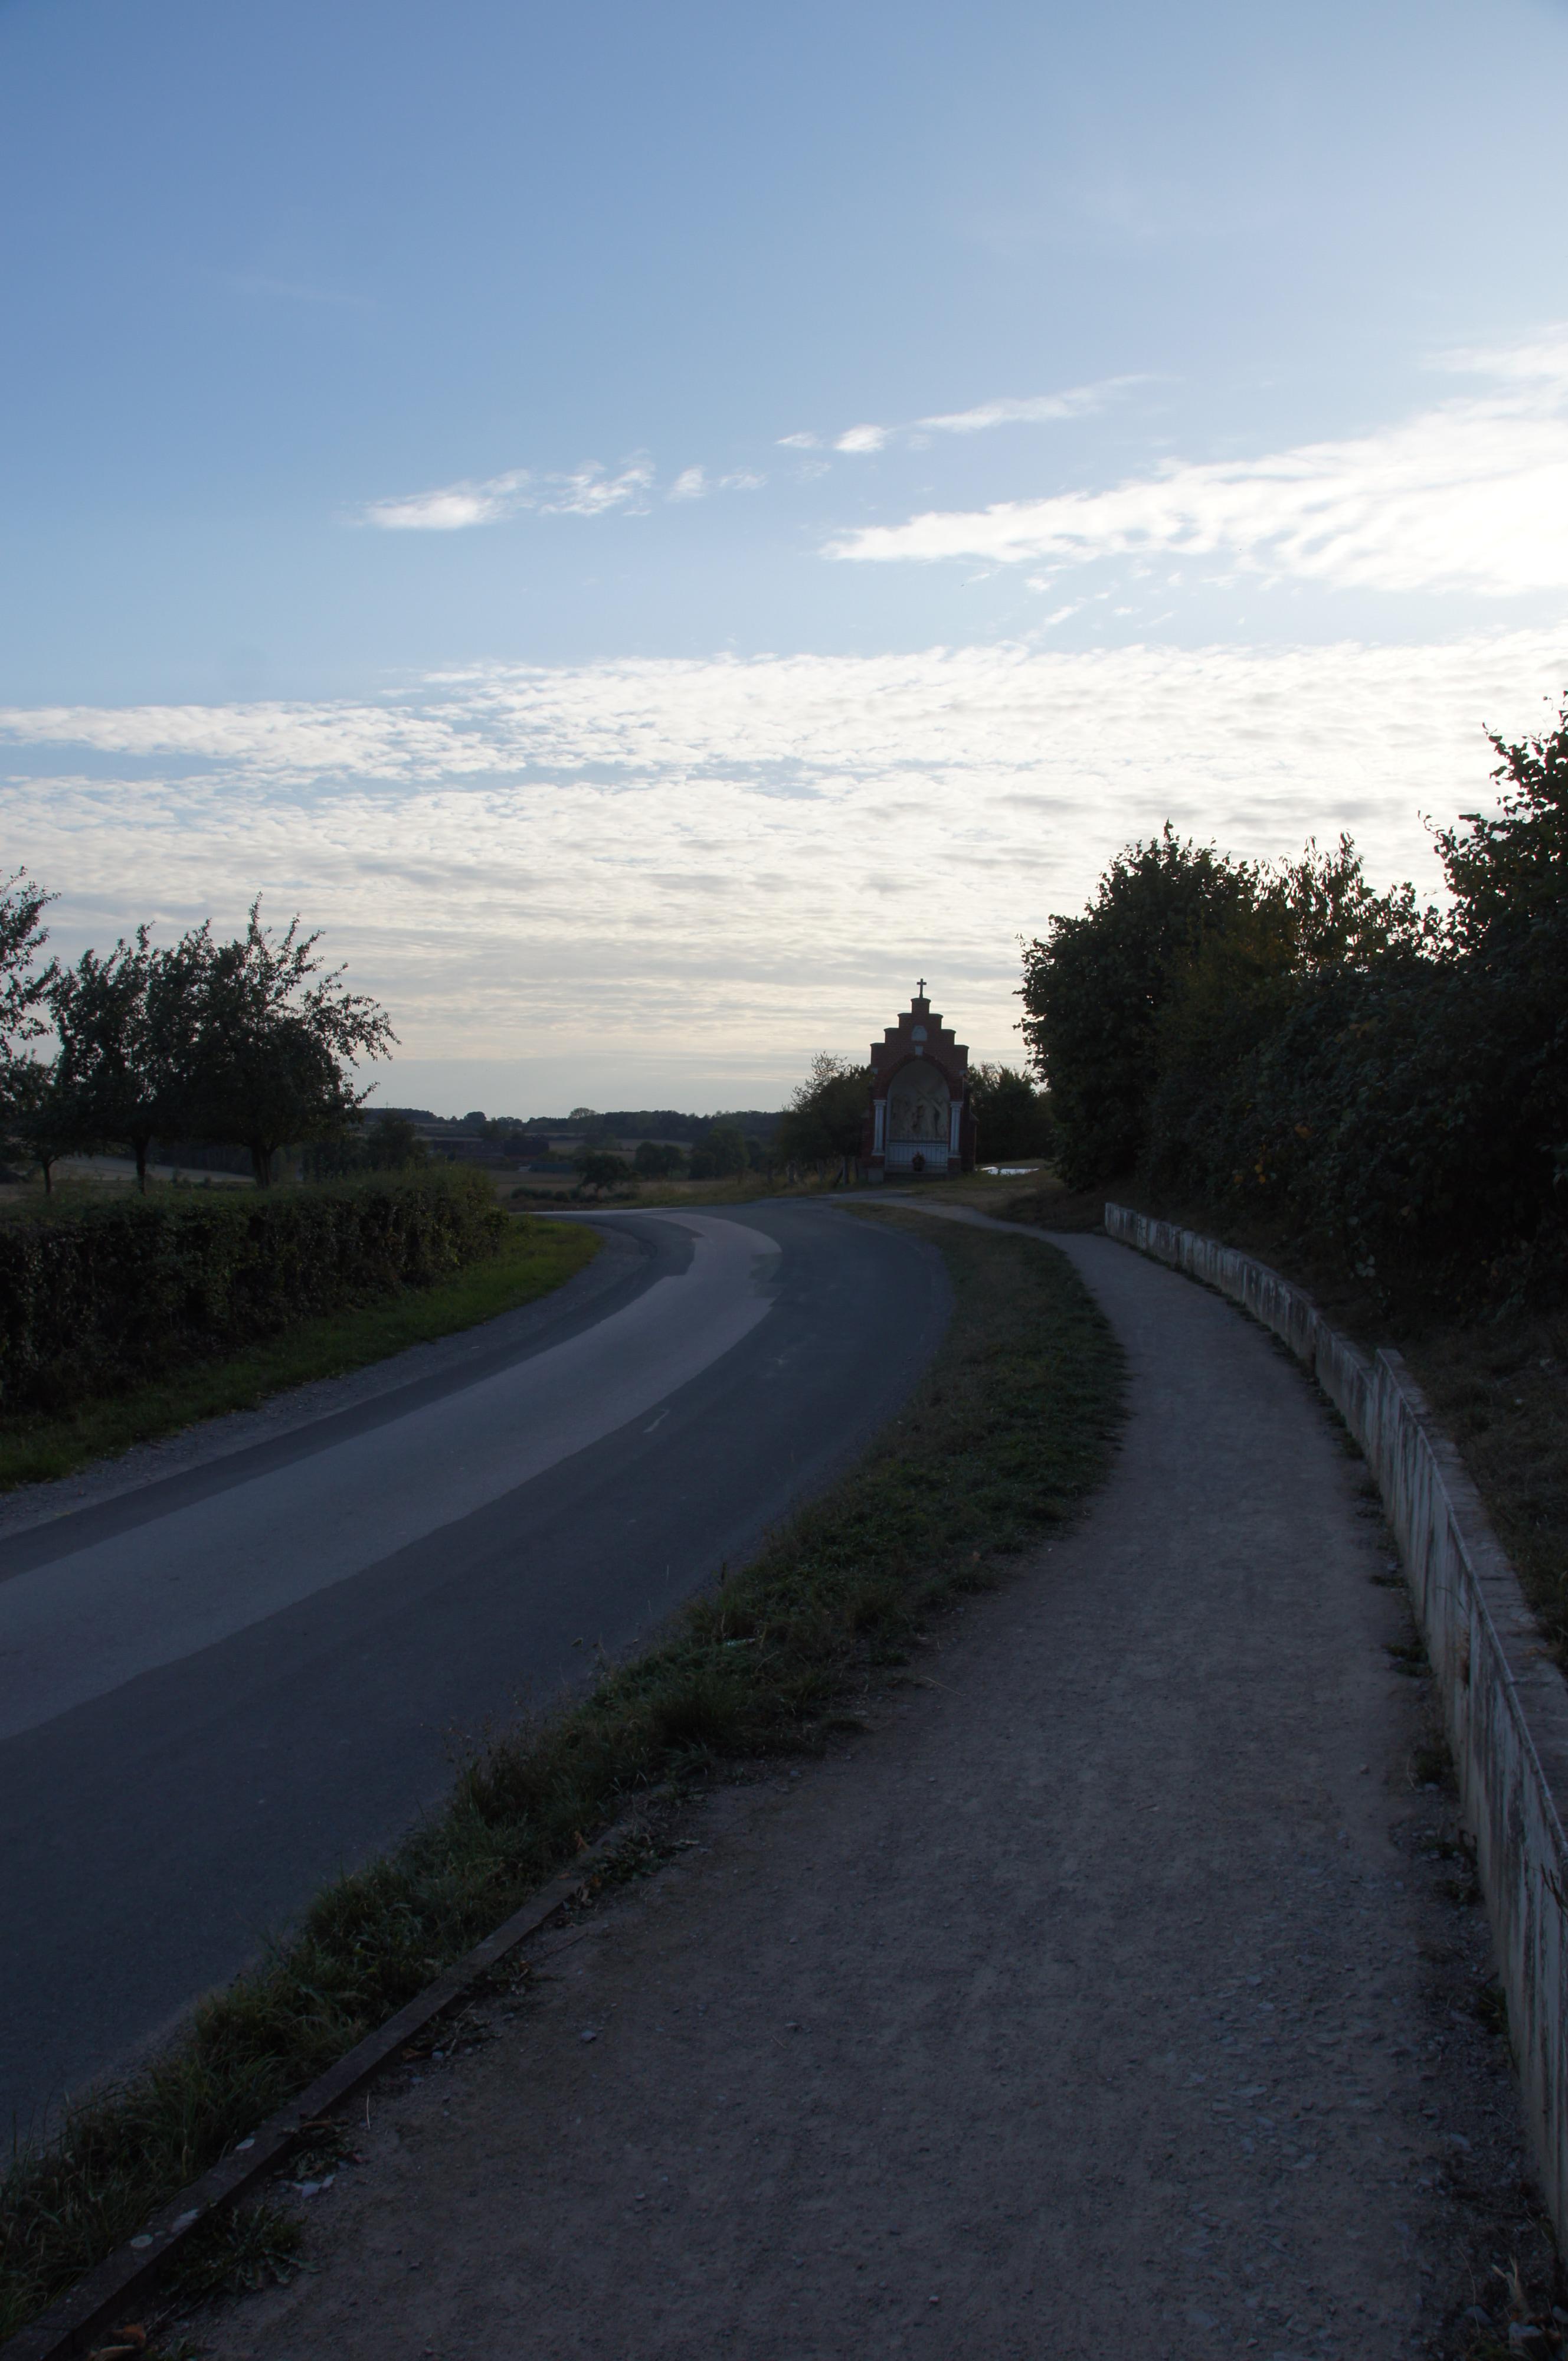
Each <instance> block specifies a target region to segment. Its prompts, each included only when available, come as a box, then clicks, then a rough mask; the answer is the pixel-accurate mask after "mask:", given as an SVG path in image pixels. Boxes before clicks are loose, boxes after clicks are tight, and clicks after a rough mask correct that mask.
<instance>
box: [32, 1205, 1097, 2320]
mask: <svg viewBox="0 0 1568 2361" xmlns="http://www.w3.org/2000/svg"><path fill="white" fill-rule="evenodd" d="M872 1218H876V1219H888V1220H895V1221H896V1220H910V1219H914V1218H917V1217H913V1216H910V1215H905V1214H898V1213H892V1212H891V1211H890V1212H889V1213H878V1214H875V1215H873V1216H872ZM929 1228H930V1230H931V1231H932V1232H934V1233H937V1234H938V1235H935V1236H934V1237H933V1240H932V1242H933V1244H934V1245H936V1246H937V1247H938V1251H939V1252H940V1253H941V1254H942V1255H943V1256H944V1257H945V1258H946V1260H947V1263H948V1269H949V1272H950V1274H951V1277H952V1281H953V1290H954V1312H953V1318H952V1322H951V1324H950V1326H949V1328H948V1334H947V1336H946V1338H945V1339H944V1342H943V1344H942V1345H941V1347H940V1348H939V1350H938V1355H937V1357H936V1360H935V1362H934V1363H933V1366H932V1367H931V1369H930V1371H929V1372H928V1373H927V1378H925V1380H924V1381H923V1383H922V1384H921V1386H920V1387H919V1388H918V1389H916V1393H915V1394H914V1396H913V1397H912V1398H911V1400H910V1401H909V1402H908V1403H907V1405H906V1406H905V1410H904V1411H903V1413H902V1415H901V1416H900V1417H899V1418H897V1419H896V1420H894V1422H892V1424H891V1425H890V1426H889V1427H888V1428H886V1429H885V1430H884V1432H883V1435H882V1436H881V1437H880V1438H879V1440H878V1442H877V1444H875V1445H874V1446H873V1448H872V1451H871V1452H870V1453H869V1454H868V1455H867V1457H866V1458H865V1459H864V1460H863V1461H861V1464H860V1465H859V1466H858V1467H857V1468H856V1469H855V1470H854V1471H853V1472H852V1473H851V1474H850V1476H848V1477H845V1478H844V1479H843V1480H842V1481H841V1482H840V1483H839V1484H838V1485H836V1486H835V1487H834V1488H832V1490H831V1491H829V1492H828V1493H827V1494H826V1495H824V1497H823V1498H822V1499H820V1500H818V1501H817V1502H815V1503H814V1504H813V1505H812V1506H811V1507H809V1508H808V1509H806V1510H803V1511H802V1512H801V1513H800V1514H799V1515H798V1516H796V1517H795V1518H794V1519H793V1520H792V1521H790V1522H789V1523H788V1524H787V1525H786V1526H784V1527H783V1528H781V1530H780V1531H779V1532H777V1534H776V1535H775V1536H774V1537H773V1540H772V1541H771V1542H770V1543H769V1544H768V1545H767V1546H766V1547H765V1548H764V1550H763V1551H762V1554H761V1555H760V1556H759V1557H758V1558H757V1559H756V1560H755V1561H754V1563H753V1564H752V1565H750V1566H748V1567H746V1568H745V1569H744V1571H742V1572H740V1573H739V1574H737V1575H734V1576H730V1577H729V1578H728V1579H725V1580H721V1581H720V1582H719V1583H718V1586H717V1587H714V1588H713V1589H711V1590H709V1591H707V1592H706V1593H704V1594H703V1595H702V1596H701V1597H699V1598H696V1599H694V1600H693V1601H692V1602H691V1603H690V1604H689V1605H688V1606H687V1607H686V1608H685V1609H683V1610H682V1612H681V1613H680V1614H679V1615H678V1616H677V1617H676V1618H675V1619H674V1622H673V1624H672V1625H671V1626H670V1627H669V1629H668V1631H667V1634H666V1636H665V1637H664V1639H663V1641H662V1642H661V1643H660V1644H659V1645H657V1646H656V1647H654V1648H653V1649H652V1650H651V1651H650V1652H649V1653H647V1654H645V1655H643V1656H641V1657H640V1658H638V1659H636V1660H635V1661H633V1662H631V1663H629V1664H623V1665H620V1666H616V1667H613V1668H611V1669H609V1671H607V1672H606V1674H605V1675H604V1676H603V1677H602V1679H601V1680H600V1682H599V1684H598V1687H597V1688H596V1689H595V1690H594V1691H593V1693H592V1695H591V1696H589V1697H587V1698H585V1699H584V1700H582V1701H581V1702H580V1703H577V1704H574V1705H571V1706H568V1707H566V1708H564V1709H562V1710H561V1711H560V1712H558V1713H556V1714H554V1715H552V1716H550V1717H548V1718H546V1719H541V1720H539V1721H536V1722H534V1723H532V1724H529V1725H526V1726H524V1727H521V1728H520V1729H517V1730H512V1731H510V1732H509V1733H507V1734H506V1735H505V1736H503V1737H501V1738H499V1740H497V1741H494V1742H492V1743H491V1744H490V1745H488V1747H487V1748H486V1749H485V1750H484V1751H483V1752H480V1753H478V1754H477V1755H476V1756H475V1758H474V1759H473V1760H472V1761H471V1762H470V1763H468V1764H467V1765H466V1768H465V1769H464V1770H463V1772H462V1773H461V1774H460V1776H459V1778H458V1780H457V1783H456V1785H455V1789H454V1792H453V1794H452V1795H451V1797H450V1799H449V1801H448V1802H447V1804H446V1805H445V1806H444V1808H443V1809H442V1810H441V1811H440V1812H439V1813H438V1814H436V1815H434V1816H433V1817H431V1818H429V1819H428V1820H426V1821H425V1822H423V1823H422V1825H421V1826H420V1827H418V1828H416V1829H415V1830H414V1831H413V1833H412V1834H411V1836H410V1837H409V1838H408V1839H406V1841H405V1842H404V1843H403V1844H402V1845H401V1846H400V1848H399V1849H398V1850H397V1851H396V1852H394V1853H392V1854H390V1855H389V1856H388V1857H386V1858H385V1859H383V1860H380V1861H375V1862H372V1863H371V1864H370V1865H369V1866H368V1867H367V1868H366V1869H365V1870H363V1871H361V1872H358V1873H357V1874H356V1875H355V1876H352V1877H348V1878H345V1879H343V1880H342V1881H341V1882H340V1883H337V1884H335V1885H333V1886H331V1887H329V1888H328V1889H327V1890H326V1891H325V1892H324V1893H323V1894H321V1895H320V1896H319V1898H318V1899H317V1900H316V1902H315V1903H314V1904H313V1905H312V1907H311V1908H310V1909H309V1910H308V1911H307V1912H306V1914H305V1916H304V1917H303V1920H302V1923H301V1925H300V1926H299V1927H298V1929H297V1930H296V1931H295V1932H294V1933H293V1934H292V1935H291V1937H290V1938H288V1940H287V1941H286V1942H284V1943H282V1944H281V1945H280V1947H279V1948H278V1949H277V1950H276V1952H275V1954H274V1955H273V1956H272V1957H271V1959H270V1960H268V1961H267V1962H265V1963H264V1964H263V1965H262V1966H260V1967H259V1968H258V1969H257V1970H255V1971H252V1972H251V1973H249V1974H247V1975H246V1976H243V1977H241V1978H240V1979H239V1980H237V1981H236V1982H235V1983H234V1984H232V1985H231V1986H229V1988H228V1989H227V1990H226V1991H225V1992H223V1993H219V1994H217V1995H215V1996H214V1997H213V1998H211V1999H209V2000H207V2001H205V2002H204V2003H203V2004H202V2005H201V2007H200V2008H199V2009H198V2011H197V2012H196V2014H195V2015H194V2017H193V2019H192V2023H191V2026H190V2027H189V2029H188V2030H187V2031H186V2032H185V2033H184V2034H183V2035H182V2036H181V2038H180V2039H179V2040H178V2041H177V2042H176V2043H175V2044H174V2046H173V2047H172V2048H170V2050H169V2051H168V2052H167V2053H165V2054H164V2055H163V2056H162V2057H160V2058H159V2059H156V2060H155V2061H154V2062H153V2063H152V2064H151V2065H150V2066H148V2068H146V2069H145V2070H143V2071H141V2072H140V2073H138V2074H137V2077H136V2078H135V2079H134V2080H133V2081H129V2082H127V2083H126V2084H125V2085H124V2086H123V2087H122V2088H120V2089H118V2090H116V2091H114V2092H107V2093H105V2094H103V2095H101V2096H98V2097H95V2098H93V2099H92V2100H90V2101H88V2102H86V2103H82V2104H80V2105H78V2106H76V2107H75V2108H73V2109H72V2110H71V2112H70V2113H69V2114H68V2115H67V2116H66V2118H65V2120H64V2121H63V2123H62V2125H61V2127H60V2132H59V2135H58V2136H57V2138H56V2140H55V2141H54V2143H53V2144H52V2145H51V2146H50V2147H48V2148H47V2149H44V2150H39V2151H33V2152H30V2153H25V2154H22V2155H19V2156H17V2157H16V2158H15V2159H14V2161H13V2163H12V2165H11V2168H10V2169H9V2172H8V2173H7V2174H6V2176H5V2180H4V2183H3V2184H0V2338H4V2337H5V2335H7V2334H14V2333H15V2331H16V2330H17V2329H18V2328H20V2327H21V2326H22V2325H23V2324H24V2323H25V2322H26V2321H27V2320H28V2319H30V2318H31V2317H33V2315H34V2314H35V2313H36V2312H38V2311H40V2310H41V2309H42V2308H43V2307H44V2306H45V2305H46V2304H48V2303H49V2302H50V2301H53V2300H54V2299H55V2298H56V2297H58V2296H59V2295H60V2294H61V2293H62V2292H63V2291H64V2290H66V2289H68V2288H69V2287H71V2285H72V2284H73V2283H74V2282H75V2280H77V2279H79V2278H81V2277H82V2274H83V2273H84V2272H86V2271H87V2270H88V2269H89V2268H91V2267H92V2266H93V2264H94V2263H95V2262H97V2261H99V2260H100V2259H101V2258H102V2257H104V2255H105V2254H107V2253H108V2252H109V2251H110V2250H111V2249H112V2248H113V2247H115V2246H117V2245H118V2244H119V2243H120V2241H121V2240H122V2239H124V2238H126V2237H128V2236H130V2235H133V2234H134V2233H135V2232H136V2231H137V2230H138V2229H139V2228H140V2226H141V2224H142V2223H143V2222H144V2221H145V2220H146V2218H147V2216H148V2213H151V2212H152V2210H153V2209H154V2208H155V2207H156V2206H157V2205H159V2203H161V2202H163V2201H164V2200H165V2199H167V2198H169V2197H170V2196H172V2195H174V2194H175V2193H176V2192H177V2191H179V2190H180V2189H181V2188H182V2187H184V2186H185V2184H186V2183H187V2182H189V2181H191V2180H193V2179H194V2178H195V2177H196V2176H197V2174H199V2173H200V2172H203V2171H204V2170H205V2169H206V2168H207V2167H208V2166H209V2165H211V2164H213V2163H214V2162H215V2161H216V2159H217V2158H219V2157H221V2156H222V2155H224V2154H225V2152H226V2150H227V2149H228V2148H229V2147H231V2146H232V2145H233V2143H234V2142H235V2141H236V2140H238V2139H241V2138H243V2137H244V2136H246V2134H247V2133H248V2132H250V2131H251V2130H253V2129H254V2128H255V2126H256V2125H257V2124H258V2122H259V2121H260V2120H261V2119H262V2117H264V2116H265V2115H267V2114H269V2113H270V2112H271V2111H272V2110H273V2109H274V2108H275V2107H279V2106H281V2105H282V2104H283V2103H285V2102H286V2101H287V2100H288V2099H289V2098H291V2096H292V2095H293V2094H294V2093H295V2092H298V2091H300V2090H301V2089H302V2088H303V2086H304V2085H305V2083H306V2082H308V2081H310V2080H311V2079H312V2078H313V2076H314V2075H316V2074H318V2073H319V2072H321V2071H322V2070H323V2068H325V2067H326V2066H327V2065H329V2064H330V2063H331V2062H332V2060H333V2059H336V2058H338V2057H341V2056H342V2055H343V2053H344V2052H345V2050H346V2049H348V2048H351V2047H352V2045H353V2044H354V2043H355V2042H356V2041H358V2040H360V2039H362V2038H363V2037H364V2036H365V2035H366V2034H367V2032H369V2031H371V2030H372V2029H373V2028H374V2027H375V2026H378V2025H380V2024H382V2023H384V2022H385V2020H386V2019H387V2017H388V2016H389V2015H391V2014H392V2013H393V2011H394V2010H396V2009H398V2008H400V2007H401V2006H402V2005H403V2004H404V2003H405V2002H407V2001H408V2000H410V1999H411V1998H412V1997H413V1995H414V1994H415V1993H417V1992H419V1991H420V1990H421V1989H422V1987H423V1985H425V1984H426V1983H427V1982H430V1980H431V1978H432V1977H433V1976H434V1975H436V1974H437V1973H439V1972H440V1971H441V1970H442V1969H444V1968H445V1967H447V1966H449V1965H450V1964H451V1962H452V1961H453V1960H455V1959H458V1958H460V1957H461V1955H462V1954H463V1953H464V1952H465V1951H466V1950H467V1949H470V1948H471V1947H472V1946H473V1945H474V1944H475V1943H476V1942H477V1941H478V1940H479V1939H480V1938H482V1937H483V1936H484V1935H486V1934H488V1932H489V1931H490V1929H491V1928H493V1927H496V1926H497V1925H498V1924H499V1922H500V1921H501V1920H502V1919H503V1918H504V1917H506V1916H508V1915H509V1913H510V1912H511V1911H513V1910H515V1909H517V1908H519V1907H521V1904H522V1902H523V1901H524V1900H525V1899H526V1897H527V1895H528V1894H530V1893H531V1892H532V1891H533V1889H534V1888H535V1887H536V1886H537V1885H538V1884H539V1883H541V1881H542V1880H543V1879H544V1878H545V1877H546V1876H548V1875H549V1874H550V1873H551V1872H553V1871H554V1869H555V1868H556V1867H557V1866H558V1865H559V1864H560V1863H561V1862H562V1861H566V1860H569V1859H570V1858H571V1857H572V1855H573V1854H574V1852H575V1851H576V1850H577V1849H578V1848H579V1847H580V1846H581V1844H582V1843H583V1841H584V1840H585V1839H592V1838H593V1837H594V1836H595V1835H597V1834H598V1832H599V1831H600V1830H602V1829H603V1828H605V1827H606V1826H608V1825H609V1823H610V1822H611V1821H612V1820H613V1819H614V1818H615V1817H616V1816H617V1815H618V1813H619V1812H620V1811H621V1810H622V1809H623V1808H624V1807H625V1806H626V1804H627V1802H628V1801H629V1800H630V1798H632V1797H634V1796H635V1795H637V1794H638V1793H639V1792H640V1791H642V1790H645V1789H646V1788H648V1787H649V1786H651V1785H652V1784H656V1783H659V1782H661V1781H663V1780H666V1779H668V1778H669V1777H671V1776H672V1775H674V1774H677V1773H682V1772H691V1771H693V1770H695V1769H697V1768H699V1767H701V1766H702V1765H704V1764H707V1763H712V1762H713V1761H715V1760H716V1759H718V1758H721V1757H726V1756H728V1757H729V1758H735V1757H740V1756H746V1755H755V1754H759V1753H776V1752H784V1751H788V1750H799V1749H802V1748H810V1747H814V1746H817V1745H819V1744H820V1743H821V1742H822V1740H823V1737H824V1735H825V1733H826V1732H827V1731H828V1730H829V1729H830V1728H831V1727H832V1726H833V1725H834V1724H835V1722H836V1721H837V1722H839V1724H841V1723H842V1721H843V1719H844V1718H845V1716H846V1712H847V1709H848V1708H851V1707H852V1704H853V1701H854V1698H855V1697H856V1695H857V1693H859V1692H861V1691H863V1689H864V1688H865V1686H866V1685H867V1683H868V1682H870V1681H872V1680H874V1679H875V1678H876V1677H877V1676H878V1668H879V1667H883V1666H886V1665H888V1664H890V1663H893V1662H895V1661H898V1660H900V1659H901V1658H902V1655H903V1653H904V1651H905V1648H906V1647H907V1645H908V1643H909V1642H911V1640H912V1639H913V1638H914V1636H915V1635H916V1633H917V1631H919V1629H920V1628H921V1625H922V1623H923V1621H924V1620H926V1619H927V1617H928V1616H929V1615H931V1614H932V1613H933V1612H934V1611H936V1610H937V1609H939V1607H940V1605H941V1603H942V1602H943V1600H944V1599H946V1598H950V1597H951V1596H953V1595H954V1594H955V1593H957V1592H959V1591H962V1590H965V1589H973V1588H975V1587H979V1586H981V1584H983V1583H985V1582H987V1581H989V1580H991V1579H992V1578H993V1568H994V1565H995V1562H996V1560H997V1559H998V1558H999V1557H1002V1556H1004V1555H1005V1554H1008V1553H1010V1552H1016V1551H1019V1550H1022V1549H1023V1548H1025V1546H1026V1545H1027V1544H1029V1543H1031V1542H1033V1541H1035V1540H1036V1538H1037V1537H1038V1536H1039V1535H1040V1534H1042V1533H1043V1532H1047V1530H1048V1529H1049V1528H1050V1527H1052V1526H1053V1525H1056V1524H1058V1523H1059V1522H1060V1521H1061V1520H1062V1519H1063V1518H1065V1517H1068V1516H1069V1515H1070V1514H1071V1513H1072V1512H1073V1511H1074V1510H1075V1509H1076V1508H1077V1507H1078V1505H1079V1504H1080V1502H1081V1501H1082V1499H1084V1497H1085V1495H1086V1494H1087V1493H1088V1492H1089V1491H1090V1490H1091V1488H1093V1487H1094V1486H1095V1485H1096V1484H1097V1483H1098V1482H1099V1480H1100V1478H1101V1477H1102V1475H1103V1473H1104V1471H1105V1468H1106V1466H1107V1465H1108V1462H1109V1459H1110V1455H1111V1452H1112V1448H1113V1438H1114V1435H1115V1432H1116V1429H1117V1425H1118V1423H1119V1420H1120V1415H1121V1398H1122V1363H1121V1356H1120V1353H1119V1351H1118V1348H1117V1346H1116V1345H1115V1342H1114V1340H1113V1337H1112V1335H1111V1332H1110V1330H1109V1329H1108V1327H1107V1326H1106V1324H1105V1322H1104V1320H1103V1319H1102V1316H1101V1315H1100V1313H1099V1312H1098V1311H1097V1310H1096V1309H1095V1307H1094V1305H1093V1303H1092V1302H1091V1299H1090V1297H1089V1295H1088V1292H1087V1290H1085V1289H1084V1287H1083V1286H1082V1284H1081V1282H1080V1280H1079V1279H1078V1277H1077V1274H1076V1273H1075V1272H1074V1271H1073V1270H1072V1268H1071V1267H1070V1266H1069V1264H1068V1262H1067V1261H1066V1260H1065V1258H1064V1257H1061V1256H1060V1255H1058V1254H1054V1253H1051V1252H1048V1251H1044V1250H1042V1248H1041V1246H1039V1245H1038V1244H1037V1243H1036V1242H1035V1241H1033V1240H1030V1239H1027V1238H1014V1237H1007V1236H1003V1235H996V1234H994V1233H988V1232H985V1231H978V1230H964V1229H959V1228H956V1227H954V1226H953V1225H951V1224H947V1223H933V1224H930V1225H929Z"/></svg>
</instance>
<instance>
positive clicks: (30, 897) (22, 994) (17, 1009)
mask: <svg viewBox="0 0 1568 2361" xmlns="http://www.w3.org/2000/svg"><path fill="white" fill-rule="evenodd" d="M55 898H56V897H55V895H52V894H46V893H45V892H44V889H43V887H42V886H41V885H38V884H34V883H33V881H32V880H31V879H30V878H29V877H28V875H27V871H26V870H25V869H18V870H17V871H16V873H15V874H14V875H13V876H10V877H7V878H6V880H5V884H3V885H0V1065H8V1064H9V1063H10V1061H11V1060H12V1059H13V1058H16V1057H19V1056H20V1054H21V1051H22V1048H23V1045H24V1043H26V1042H28V1041H36V1040H37V1039H38V1037H39V1035H40V1034H41V1033H43V1032H44V1031H45V1030H46V1029H47V1027H46V1026H45V1023H44V1020H43V1018H42V1017H41V1016H39V1015H38V1010H39V1009H40V1008H41V1007H42V1006H43V1005H44V1003H45V1002H46V1001H47V1000H48V998H49V987H50V986H51V984H52V983H53V982H54V973H55V971H54V964H53V962H52V961H50V963H49V966H48V967H45V968H40V967H38V965H37V964H36V961H37V960H38V954H39V953H40V952H41V951H42V950H43V947H44V945H45V944H46V943H47V942H48V940H49V928H47V927H41V926H39V924H38V920H39V918H40V917H42V915H43V913H44V911H45V910H46V909H47V908H48V907H49V904H50V903H51V902H52V901H54V900H55Z"/></svg>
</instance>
